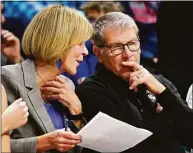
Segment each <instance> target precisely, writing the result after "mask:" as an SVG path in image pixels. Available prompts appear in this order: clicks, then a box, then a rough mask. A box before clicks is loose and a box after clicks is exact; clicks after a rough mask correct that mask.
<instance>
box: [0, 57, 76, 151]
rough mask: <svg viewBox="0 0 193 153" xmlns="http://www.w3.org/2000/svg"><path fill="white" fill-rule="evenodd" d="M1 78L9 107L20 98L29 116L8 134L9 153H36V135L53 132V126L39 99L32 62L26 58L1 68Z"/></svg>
mask: <svg viewBox="0 0 193 153" xmlns="http://www.w3.org/2000/svg"><path fill="white" fill-rule="evenodd" d="M1 79H2V84H3V85H4V87H5V90H6V92H7V95H8V102H9V104H11V103H12V102H13V101H14V100H16V99H18V98H20V97H21V98H22V99H23V100H24V101H25V102H26V103H27V106H28V108H29V114H30V115H29V118H28V122H27V123H26V124H25V125H24V126H22V127H20V128H18V129H15V130H13V132H12V133H11V138H12V139H11V151H12V152H34V153H35V152H36V144H37V138H36V136H40V135H43V134H45V133H49V132H52V131H54V130H55V127H54V125H53V123H52V121H51V119H50V118H49V115H48V113H47V111H46V108H45V107H44V101H43V99H42V98H41V96H40V91H39V88H38V86H37V82H36V72H35V65H34V62H33V61H32V60H30V59H27V60H25V61H24V62H22V63H20V64H16V65H8V66H3V67H2V75H1ZM72 131H73V130H72Z"/></svg>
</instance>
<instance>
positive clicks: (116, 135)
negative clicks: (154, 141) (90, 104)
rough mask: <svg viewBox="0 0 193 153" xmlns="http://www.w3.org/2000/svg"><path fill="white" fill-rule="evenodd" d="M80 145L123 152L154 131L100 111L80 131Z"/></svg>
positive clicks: (93, 148) (102, 150)
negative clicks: (137, 126)
mask: <svg viewBox="0 0 193 153" xmlns="http://www.w3.org/2000/svg"><path fill="white" fill-rule="evenodd" d="M78 134H79V135H81V136H82V142H81V143H80V144H78V145H79V146H82V147H85V148H89V149H92V150H96V151H99V152H111V153H112V152H122V151H124V150H127V149H129V148H131V147H133V146H135V145H136V144H138V143H140V142H141V141H143V140H144V139H146V138H147V137H149V136H150V135H152V133H151V132H150V131H148V130H145V129H141V128H136V127H134V126H132V125H129V124H127V123H124V122H122V121H119V120H117V119H115V118H112V117H110V116H109V115H107V114H104V113H102V112H99V113H98V114H97V115H96V116H95V117H94V118H93V119H92V120H91V121H90V122H89V123H88V124H87V125H86V126H85V127H83V128H82V129H81V130H80V131H79V132H78Z"/></svg>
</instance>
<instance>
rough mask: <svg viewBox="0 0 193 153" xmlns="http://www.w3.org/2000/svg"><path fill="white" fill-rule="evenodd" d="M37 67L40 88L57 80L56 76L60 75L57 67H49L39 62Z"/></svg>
mask: <svg viewBox="0 0 193 153" xmlns="http://www.w3.org/2000/svg"><path fill="white" fill-rule="evenodd" d="M35 65H36V73H37V75H36V80H37V83H38V86H39V87H41V86H42V85H44V84H45V82H47V81H50V80H55V78H56V76H57V75H59V74H60V71H59V70H58V68H57V66H56V65H54V66H53V65H48V64H45V63H42V62H39V61H36V62H35Z"/></svg>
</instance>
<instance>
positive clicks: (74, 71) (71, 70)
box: [67, 69, 77, 75]
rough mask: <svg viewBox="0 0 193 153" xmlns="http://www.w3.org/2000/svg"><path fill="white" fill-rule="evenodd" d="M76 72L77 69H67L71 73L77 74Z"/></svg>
mask: <svg viewBox="0 0 193 153" xmlns="http://www.w3.org/2000/svg"><path fill="white" fill-rule="evenodd" d="M76 72H77V70H76V69H69V70H68V71H67V73H68V74H70V75H75V74H76Z"/></svg>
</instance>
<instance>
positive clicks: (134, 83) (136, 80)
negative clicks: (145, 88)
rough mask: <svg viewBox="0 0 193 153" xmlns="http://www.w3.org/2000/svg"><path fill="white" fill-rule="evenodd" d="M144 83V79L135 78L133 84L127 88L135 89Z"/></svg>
mask: <svg viewBox="0 0 193 153" xmlns="http://www.w3.org/2000/svg"><path fill="white" fill-rule="evenodd" d="M143 83H144V79H143V78H140V79H139V78H136V79H135V80H134V82H133V83H132V84H131V86H130V87H129V89H130V90H133V89H135V88H136V87H137V86H138V85H140V84H143Z"/></svg>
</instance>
